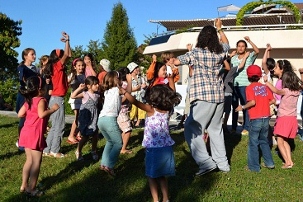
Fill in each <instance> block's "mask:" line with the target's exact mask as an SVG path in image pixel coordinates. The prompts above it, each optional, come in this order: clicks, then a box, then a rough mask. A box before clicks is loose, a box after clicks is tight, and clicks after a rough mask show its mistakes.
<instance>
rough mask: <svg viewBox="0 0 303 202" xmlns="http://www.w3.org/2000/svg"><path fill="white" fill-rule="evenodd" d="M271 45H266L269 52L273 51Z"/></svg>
mask: <svg viewBox="0 0 303 202" xmlns="http://www.w3.org/2000/svg"><path fill="white" fill-rule="evenodd" d="M271 49H272V48H271V45H270V44H269V43H268V44H266V50H268V51H271Z"/></svg>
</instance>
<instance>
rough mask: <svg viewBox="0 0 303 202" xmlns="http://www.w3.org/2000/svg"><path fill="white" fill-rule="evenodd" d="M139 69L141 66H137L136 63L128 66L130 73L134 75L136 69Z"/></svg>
mask: <svg viewBox="0 0 303 202" xmlns="http://www.w3.org/2000/svg"><path fill="white" fill-rule="evenodd" d="M137 67H139V65H137V64H136V63H134V62H131V63H129V64H128V65H127V69H128V70H129V72H130V73H132V72H133V71H134V69H136V68H137Z"/></svg>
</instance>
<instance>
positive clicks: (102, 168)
mask: <svg viewBox="0 0 303 202" xmlns="http://www.w3.org/2000/svg"><path fill="white" fill-rule="evenodd" d="M100 169H101V170H104V171H105V172H107V174H109V175H110V176H112V177H115V176H116V173H115V172H114V170H113V169H111V168H109V167H107V166H104V165H101V166H100Z"/></svg>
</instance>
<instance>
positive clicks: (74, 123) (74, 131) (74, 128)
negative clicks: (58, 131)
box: [67, 109, 79, 143]
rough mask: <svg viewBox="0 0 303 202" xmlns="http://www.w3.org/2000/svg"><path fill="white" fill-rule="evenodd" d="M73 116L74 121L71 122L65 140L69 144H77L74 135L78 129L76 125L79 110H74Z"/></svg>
mask: <svg viewBox="0 0 303 202" xmlns="http://www.w3.org/2000/svg"><path fill="white" fill-rule="evenodd" d="M74 114H75V120H74V121H73V124H72V127H71V129H70V133H69V136H68V138H67V139H68V140H69V141H70V142H71V143H74V142H77V140H76V139H75V133H76V130H77V127H78V125H77V123H78V116H79V110H78V109H75V110H74Z"/></svg>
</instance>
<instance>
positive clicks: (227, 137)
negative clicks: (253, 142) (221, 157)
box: [223, 130, 242, 165]
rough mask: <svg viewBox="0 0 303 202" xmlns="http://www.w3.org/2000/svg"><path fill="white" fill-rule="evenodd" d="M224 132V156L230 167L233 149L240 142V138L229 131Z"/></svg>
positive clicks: (239, 135)
mask: <svg viewBox="0 0 303 202" xmlns="http://www.w3.org/2000/svg"><path fill="white" fill-rule="evenodd" d="M223 132H224V142H225V149H226V156H227V159H228V163H229V165H231V157H232V155H233V151H234V149H235V147H236V146H237V145H238V144H239V142H241V139H242V136H241V134H238V133H231V132H229V131H226V130H223Z"/></svg>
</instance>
